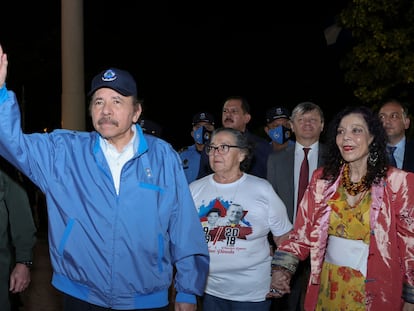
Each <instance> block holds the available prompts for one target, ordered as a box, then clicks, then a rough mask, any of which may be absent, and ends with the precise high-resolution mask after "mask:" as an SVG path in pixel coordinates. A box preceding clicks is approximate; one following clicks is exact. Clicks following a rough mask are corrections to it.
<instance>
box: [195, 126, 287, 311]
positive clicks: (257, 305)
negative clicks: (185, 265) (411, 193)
mask: <svg viewBox="0 0 414 311" xmlns="http://www.w3.org/2000/svg"><path fill="white" fill-rule="evenodd" d="M205 150H206V152H207V154H208V156H209V162H210V166H211V168H212V169H213V172H214V173H212V174H210V175H208V176H206V177H204V178H201V179H198V180H196V181H194V182H192V183H191V184H190V190H191V193H192V195H193V198H194V202H195V205H196V207H197V210H198V214H199V217H200V222H201V223H202V225H203V229H204V232H205V236H206V242H207V243H208V247H209V253H210V272H209V276H208V280H207V285H206V289H205V295H204V297H203V310H228V311H232V310H249V311H268V310H269V308H270V300H268V299H266V295H268V294H269V291H271V288H270V282H271V275H270V274H271V259H272V257H271V254H270V251H269V249H270V245H269V240H268V234H269V232H271V233H272V235H273V239H274V241H275V243H276V245H277V244H279V243H280V242H281V241H283V240H284V239H286V238H287V235H288V233H289V232H290V231H291V230H292V224H291V223H290V221H289V219H288V217H287V213H286V207H285V205H284V203H283V202H282V200H281V199H280V198H279V196H278V195H277V194H276V193H275V191H274V190H273V187H272V185H271V184H270V183H269V182H268V181H267V180H266V179H263V178H259V177H256V176H253V175H250V174H247V173H245V170H246V169H247V168H248V166H249V164H250V162H251V160H252V158H251V157H252V152H251V150H252V146H251V145H249V143H248V140H247V137H246V136H245V135H244V134H243V133H242V132H240V131H238V130H235V129H231V128H219V129H216V130H215V131H214V132H213V133H212V135H211V140H210V143H209V145H207V146H206V148H205ZM212 212H215V213H216V215H219V217H218V219H217V220H216V222H215V225H214V226H211V225H209V224H208V216H209V215H210V214H211V213H212Z"/></svg>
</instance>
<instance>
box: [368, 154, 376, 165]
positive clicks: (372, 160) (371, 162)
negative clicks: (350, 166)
mask: <svg viewBox="0 0 414 311" xmlns="http://www.w3.org/2000/svg"><path fill="white" fill-rule="evenodd" d="M377 161H378V152H377V151H373V152H370V153H369V154H368V164H369V165H371V166H375V164H377Z"/></svg>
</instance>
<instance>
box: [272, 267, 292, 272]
mask: <svg viewBox="0 0 414 311" xmlns="http://www.w3.org/2000/svg"><path fill="white" fill-rule="evenodd" d="M272 271H286V272H289V273H290V274H293V271H291V270H289V269H288V268H285V267H283V266H273V265H272Z"/></svg>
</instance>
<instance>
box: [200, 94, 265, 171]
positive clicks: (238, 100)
mask: <svg viewBox="0 0 414 311" xmlns="http://www.w3.org/2000/svg"><path fill="white" fill-rule="evenodd" d="M251 118H252V115H251V114H250V104H249V103H248V101H247V99H246V98H245V97H243V96H230V97H227V98H226V100H225V102H224V104H223V110H222V114H221V121H222V125H223V127H227V128H233V129H235V130H239V131H240V132H242V133H244V134H245V135H246V136H247V138H248V140H249V143H250V144H251V145H252V146H253V159H252V162H251V164H250V167H249V169H248V170H247V171H246V173H249V174H252V175H255V176H258V177H261V178H266V174H267V169H266V165H267V158H268V156H269V154H270V153H271V152H272V147H271V145H270V144H269V143H268V142H267V140H266V139H265V138H263V137H261V136H258V135H256V134H254V133H252V132H250V131H249V130H248V128H247V124H248V123H249V122H250V120H251ZM211 173H212V170H211V168H210V165H209V163H208V157H207V156H206V155H204V156H202V157H201V160H200V170H199V174H198V176H197V179H198V178H201V177H204V176H206V175H208V174H211Z"/></svg>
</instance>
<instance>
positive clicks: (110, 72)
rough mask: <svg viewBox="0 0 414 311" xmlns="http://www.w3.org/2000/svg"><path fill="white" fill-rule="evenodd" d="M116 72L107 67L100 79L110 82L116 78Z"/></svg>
mask: <svg viewBox="0 0 414 311" xmlns="http://www.w3.org/2000/svg"><path fill="white" fill-rule="evenodd" d="M116 78H117V76H116V73H115V72H114V71H113V70H112V69H108V70H107V71H105V73H104V74H103V76H102V81H106V82H111V81H114V80H116Z"/></svg>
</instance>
